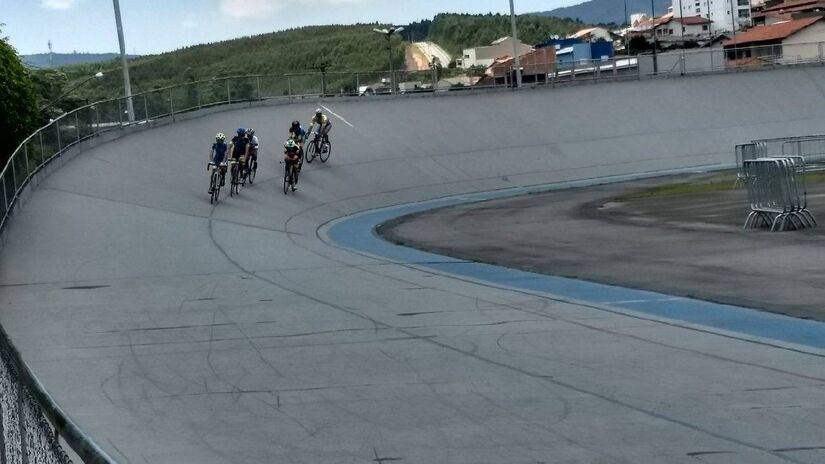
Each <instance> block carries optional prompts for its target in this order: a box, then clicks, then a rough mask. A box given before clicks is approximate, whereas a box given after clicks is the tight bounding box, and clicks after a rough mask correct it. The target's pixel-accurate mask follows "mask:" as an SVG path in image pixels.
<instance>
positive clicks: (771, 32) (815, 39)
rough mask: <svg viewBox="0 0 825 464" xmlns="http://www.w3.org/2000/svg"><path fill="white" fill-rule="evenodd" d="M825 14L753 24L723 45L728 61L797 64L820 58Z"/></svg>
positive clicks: (730, 62) (733, 62)
mask: <svg viewBox="0 0 825 464" xmlns="http://www.w3.org/2000/svg"><path fill="white" fill-rule="evenodd" d="M824 19H825V17H823V16H811V17H807V18H800V19H792V20H788V21H782V22H778V23H774V24H770V25H766V26H756V27H754V28H752V29H749V30H747V31H745V32H743V33H741V34H738V35H737V36H736V37H735V38H733V39H731V40H728V41H726V42H725V43H724V44H723V46H724V48H725V55H726V58H727V60H728V63H729V64H732V65H736V66H748V65H751V64H752V65H760V64H763V63H765V62H770V63H773V62H778V63H797V62H804V61H813V60H822V58H823V47H822V45H821V42H825V21H824Z"/></svg>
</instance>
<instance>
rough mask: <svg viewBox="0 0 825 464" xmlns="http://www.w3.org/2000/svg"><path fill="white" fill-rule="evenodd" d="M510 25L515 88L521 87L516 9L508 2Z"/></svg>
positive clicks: (511, 2) (511, 0) (511, 1)
mask: <svg viewBox="0 0 825 464" xmlns="http://www.w3.org/2000/svg"><path fill="white" fill-rule="evenodd" d="M510 25H511V26H512V29H513V59H514V60H515V61H514V63H515V64H516V87H517V88H518V87H521V59H520V58H519V56H518V28H517V27H516V8H515V6H514V5H513V0H510Z"/></svg>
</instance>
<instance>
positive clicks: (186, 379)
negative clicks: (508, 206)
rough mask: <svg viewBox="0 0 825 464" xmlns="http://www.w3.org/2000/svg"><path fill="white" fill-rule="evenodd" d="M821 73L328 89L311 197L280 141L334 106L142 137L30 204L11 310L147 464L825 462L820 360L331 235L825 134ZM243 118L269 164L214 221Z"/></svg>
mask: <svg viewBox="0 0 825 464" xmlns="http://www.w3.org/2000/svg"><path fill="white" fill-rule="evenodd" d="M823 81H825V70H822V69H818V68H816V69H814V68H811V69H809V70H803V69H795V70H788V71H777V72H773V73H770V72H762V73H739V74H735V75H723V76H704V77H696V78H690V79H683V80H677V79H671V80H663V81H656V82H629V83H617V84H610V85H603V86H601V85H600V86H592V85H588V86H580V87H570V88H564V89H555V90H552V89H547V90H537V91H524V92H516V93H512V92H501V93H490V94H480V95H466V96H453V95H451V94H450V95H447V94H445V95H438V96H436V97H423V98H403V99H370V100H357V101H354V100H332V101H329V102H326V103H323V104H324V105H326V106H327V107H328V108H329V109H330V110H332V112H334V113H335V116H333V117H332V120H333V124H334V128H333V132H332V134H331V137H332V140H333V143H334V144H335V146H334V150H335V151H334V153H333V154H332V158H331V160H330V162H329V163H328V164H326V165H318V164H315V163H313V164H312V165H308V166H306V167H305V171H304V175H303V176H302V179H301V185H300V186H299V190H298V192H297V194H296V195H290V196H288V197H287V196H284V195H283V193H281V192H280V189H281V185H280V183H281V171H280V168H279V166H278V165H277V164H276V163H277V159H278V153H277V152H278V150H277V148H278V147H279V146H280V144H281V143H282V142H281V139H283V138H284V134H285V132H286V128H287V127H288V126H289V122H290V121H292V120H294V119H296V118H297V119H300V118H301V117H302V115H308V114H311V113H312V111H313V110H314V108H315V106H316V105H317V103H315V102H307V103H296V104H294V105H280V106H270V107H256V108H249V109H242V110H234V111H223V112H220V113H215V114H211V115H207V116H203V117H201V118H198V119H190V120H187V121H182V122H178V123H176V124H174V125H170V126H165V127H160V128H156V129H152V130H150V131H145V132H141V133H136V134H133V135H129V136H127V137H124V138H122V139H120V140H118V141H117V142H114V143H110V144H107V145H103V146H100V147H98V148H95V149H90V150H88V151H86V152H84V153H82V154H80V155H79V156H77V157H76V158H74V159H73V160H71V161H70V162H68V163H67V164H66V165H64V166H63V167H62V168H61V169H60V170H58V171H56V172H55V173H54V174H52V175H51V176H50V177H49V178H47V179H46V180H45V181H44V182H42V183H41V184H40V185H39V188H38V190H37V191H36V192H34V194H32V195H31V196H30V197H29V198H28V200H27V202H26V204H25V205H24V208H23V209H22V210H21V211H20V213H19V214H18V215H16V216H15V217H14V220H13V222H12V224H11V228H10V229H9V231H8V239H7V242H6V243H5V245H4V247H3V249H2V254H1V255H0V282H2V287H0V303H1V304H0V322H2V324H3V326H4V327H5V328H6V330H7V331H8V332H9V333H10V335H11V337H12V338H13V339H14V341H15V343H16V344H17V345H18V347H19V348H20V350H21V352H22V354H23V357H24V358H25V360H26V361H27V363H28V364H29V365H30V366H31V367H32V369H33V370H34V372H35V373H36V374H37V375H38V377H39V378H40V379H41V381H42V382H43V383H44V384H45V385H46V386H47V387H48V388H49V390H50V392H51V393H52V395H53V396H54V397H55V399H56V400H57V401H58V402H59V403H60V404H61V406H62V407H63V408H64V409H65V410H66V411H68V413H69V414H70V415H71V416H72V417H73V418H74V419H75V420H76V422H77V423H78V424H79V425H80V426H81V427H82V428H83V429H84V430H86V431H87V432H88V433H89V434H90V435H91V436H92V437H93V438H94V439H95V440H96V441H97V442H98V443H100V445H101V446H102V447H103V448H105V449H106V450H107V451H108V452H110V454H112V455H113V456H114V457H115V458H117V459H119V460H120V461H122V462H124V463H127V462H133V463H136V462H147V463H175V464H180V463H199V464H203V463H206V464H212V463H229V462H232V463H274V462H284V463H318V462H336V463H370V462H390V461H392V460H395V461H399V462H408V463H434V462H439V463H502V462H507V463H525V464H526V463H536V462H570V463H594V462H596V463H598V462H603V463H608V462H609V463H614V462H632V463H634V464H635V463H661V462H669V463H696V462H717V463H718V462H731V463H738V462H749V463H772V462H809V463H814V462H821V461H822V454H821V453H822V451H821V450H822V430H825V414H823V413H822V408H823V406H822V394H823V391H822V389H823V387H822V386H823V385H825V378H823V375H822V373H823V372H825V358H823V357H822V353H821V352H820V351H818V350H815V349H812V348H810V347H806V346H793V347H791V346H786V345H785V344H769V343H757V342H754V341H753V340H749V339H747V338H742V337H737V336H731V335H730V334H723V333H716V332H713V331H708V330H702V329H701V328H698V327H693V326H686V325H684V324H675V323H671V322H669V321H668V320H667V319H666V318H641V317H634V316H633V315H632V314H629V313H627V312H625V311H618V310H613V309H612V306H611V304H610V303H611V302H609V301H608V302H602V303H600V304H595V305H594V304H591V303H589V302H587V301H584V300H573V299H568V298H559V297H555V296H553V294H552V292H551V293H547V292H528V291H524V290H520V289H518V288H516V287H514V286H513V285H510V284H509V283H508V282H507V281H504V280H496V281H495V282H492V283H491V282H489V281H484V280H482V279H480V278H476V277H466V276H461V275H459V274H455V273H451V272H449V271H448V270H444V269H442V270H440V271H435V270H434V269H432V268H431V267H428V266H434V265H437V264H438V262H439V260H440V259H441V258H439V257H430V260H429V261H428V262H427V263H424V262H420V261H416V262H406V261H404V260H403V259H402V258H387V257H383V256H381V254H380V253H378V252H375V253H365V252H355V251H352V246H351V244H352V243H359V242H361V241H369V240H373V239H374V238H375V237H373V236H372V235H371V233H370V232H369V227H367V229H366V232H364V231H361V232H357V233H352V234H346V233H345V234H343V235H339V236H337V238H336V237H331V236H330V235H329V234H328V233H327V231H328V228H329V227H330V225H331V221H336V220H339V219H341V218H346V217H348V216H350V215H353V214H357V213H361V212H365V211H371V210H375V209H376V208H384V207H396V206H397V205H403V204H407V203H410V202H418V201H423V200H430V199H435V198H439V197H443V196H448V195H469V194H470V193H472V192H481V191H495V190H497V189H503V188H512V187H525V186H531V185H537V184H543V183H549V182H561V181H570V180H576V179H588V178H596V177H600V176H609V175H620V174H626V175H634V174H636V173H639V172H646V171H656V170H666V169H674V168H684V169H698V168H700V167H704V166H708V165H711V166H719V165H721V164H726V163H729V162H730V161H731V160H732V159H733V152H732V147H733V145H734V144H735V143H738V142H741V141H744V140H747V139H749V138H753V137H757V136H765V137H768V136H781V135H790V133H793V134H797V133H818V132H821V127H822V126H823V125H825V105H822V101H821V100H822V95H821V94H820V93H819V90H818V88H819V86H821V85H822V83H823ZM754 95H758V99H757V98H755V97H754ZM573 108H576V109H577V110H576V111H571V109H573ZM238 126H252V127H255V128H256V129H257V133H258V135H259V137H260V138H261V140H262V151H261V157H262V163H261V166H262V168H261V169H262V170H261V172H260V173H259V176H258V181H257V182H256V184H255V185H254V186H253V187H247V188H244V189H243V191H242V192H241V195H240V197H238V198H225V199H223V201H222V202H221V203H220V204H219V205H218V206H217V207H212V206H210V205H209V201H208V196H207V192H206V190H207V186H208V176H207V172H206V164H205V161H206V160H205V158H206V151H207V149H208V147H209V143H210V141H211V138H212V137H213V136H214V134H215V132H218V131H222V132H230V131H231V130H232V128H234V127H238ZM171 148H174V149H171ZM501 219H502V221H506V220H507V218H506V216H505V217H502V218H501ZM368 226H369V225H368ZM537 233H541V232H537ZM570 233H575V232H574V231H571V232H570ZM554 238H555V239H558V240H564V239H565V238H564V236H560V237H554ZM343 242H347V243H350V245H347V244H344V243H343ZM468 264H469V263H468ZM461 267H462V265H461V264H455V270H456V272H459V271H460V269H461ZM459 273H460V272H459ZM490 275H493V274H492V273H490ZM513 284H515V283H513ZM584 296H587V295H584ZM591 297H593V298H598V297H599V295H591ZM615 303H616V304H618V302H615ZM660 304H667V302H664V303H661V302H660ZM743 311H744V310H743ZM743 314H749V313H747V311H745V312H744V313H743ZM788 348H793V349H788ZM400 460H403V461H400Z"/></svg>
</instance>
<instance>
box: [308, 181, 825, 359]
mask: <svg viewBox="0 0 825 464" xmlns="http://www.w3.org/2000/svg"><path fill="white" fill-rule="evenodd" d="M729 167H730V166H695V167H691V168H683V169H676V170H667V171H653V172H646V173H641V174H636V175H624V176H610V177H599V178H592V179H584V180H580V181H574V182H563V183H557V184H542V185H535V186H528V187H517V188H508V189H502V190H492V191H484V192H477V193H472V194H463V195H455V196H448V197H443V198H436V199H431V200H425V201H421V202H413V203H407V204H402V205H396V206H390V207H385V208H379V209H375V210H367V211H363V212H360V213H356V214H353V215H348V216H344V217H340V218H338V219H334V220H332V221H329V222H327V223H326V224H323V225H321V226H320V227H319V228H318V230H317V234H318V237H319V238H320V239H321V240H323V241H324V242H326V243H328V244H330V245H331V246H335V247H338V248H342V249H345V250H348V251H350V252H354V253H357V254H361V255H365V256H369V257H372V258H377V259H380V260H385V261H390V262H393V263H395V264H400V265H405V266H410V267H415V268H419V269H426V270H427V271H429V272H434V273H436V274H439V275H443V276H446V277H450V278H454V279H459V280H465V281H470V282H474V283H477V284H481V285H485V286H492V287H497V288H502V289H506V290H511V291H516V292H523V293H528V294H531V295H536V296H542V297H545V298H550V299H555V300H559V301H565V302H572V303H576V304H579V305H584V306H587V307H590V308H593V309H598V310H602V311H607V312H612V313H619V314H623V315H625V316H629V317H634V318H640V319H646V320H653V321H657V322H661V323H664V324H668V325H675V326H679V327H682V328H685V329H690V330H697V331H701V332H706V333H713V334H717V335H721V336H725V337H730V338H736V339H740V340H743V341H748V342H753V343H758V344H761V345H769V346H774V347H777V348H782V349H787V350H792V351H797V352H801V353H807V354H811V355H816V356H825V323H822V322H818V321H812V320H804V319H798V318H794V317H790V316H785V315H781V314H774V313H767V312H764V311H760V310H757V309H752V308H745V307H740V306H733V305H726V304H721V303H713V302H708V301H703V300H698V299H693V298H687V297H679V296H672V295H667V294H663V293H658V292H653V291H648V290H638V289H631V288H625V287H620V286H614V285H608V284H601V283H595V282H589V281H583V280H577V279H572V278H567V277H558V276H552V275H547V274H539V273H533V272H528V271H523V270H518V269H513V268H508V267H504V266H496V265H492V264H486V263H479V262H474V261H468V260H463V259H457V258H452V257H449V256H444V255H439V254H435V253H431V252H428V251H423V250H419V249H416V248H411V247H408V246H403V245H398V244H394V243H391V242H389V241H388V240H386V239H384V238H383V237H381V236H380V235H379V234H378V233H377V229H378V228H379V227H380V226H381V225H382V224H385V223H387V222H389V221H395V220H399V219H401V218H403V217H404V216H408V215H411V214H416V213H421V212H424V211H430V210H435V209H440V208H444V207H448V206H455V205H460V204H469V203H479V202H484V201H488V200H496V199H502V198H507V197H515V196H522V195H528V194H533V193H541V192H547V191H553V190H562V189H569V188H579V187H588V186H594V185H601V184H607V183H616V182H622V181H628V180H636V179H643V178H650V177H658V176H664V175H676V174H683V173H687V172H695V171H700V170H719V169H725V168H729Z"/></svg>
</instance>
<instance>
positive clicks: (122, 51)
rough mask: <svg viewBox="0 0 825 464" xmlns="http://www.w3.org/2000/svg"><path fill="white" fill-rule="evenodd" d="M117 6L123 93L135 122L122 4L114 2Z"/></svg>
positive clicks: (127, 109)
mask: <svg viewBox="0 0 825 464" xmlns="http://www.w3.org/2000/svg"><path fill="white" fill-rule="evenodd" d="M112 2H113V3H114V6H115V23H116V24H117V40H118V42H120V61H121V62H122V63H123V91H124V94H125V96H126V113H127V114H128V116H129V122H135V107H134V104H133V103H132V83H131V81H130V80H129V63H128V61H127V60H126V41H125V40H123V21H121V19H120V2H119V1H118V0H112Z"/></svg>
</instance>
